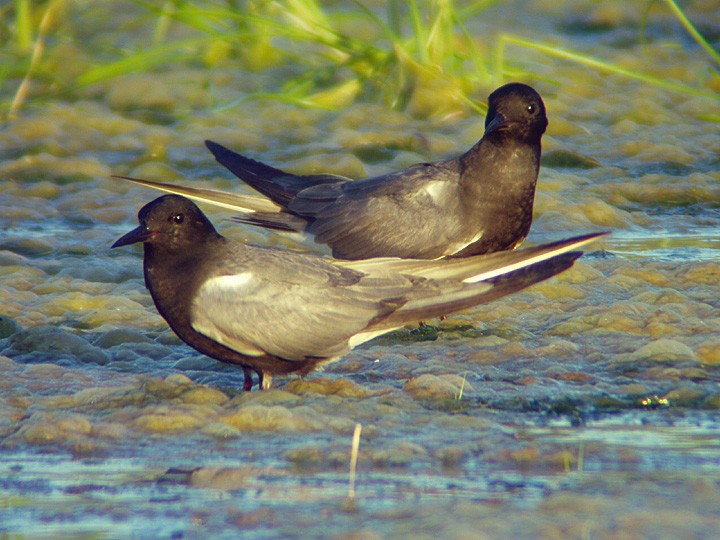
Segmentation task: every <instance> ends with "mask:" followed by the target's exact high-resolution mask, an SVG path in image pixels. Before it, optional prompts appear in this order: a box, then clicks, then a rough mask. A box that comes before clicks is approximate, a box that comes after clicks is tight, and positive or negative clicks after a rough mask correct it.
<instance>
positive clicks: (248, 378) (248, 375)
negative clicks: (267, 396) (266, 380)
mask: <svg viewBox="0 0 720 540" xmlns="http://www.w3.org/2000/svg"><path fill="white" fill-rule="evenodd" d="M242 370H243V375H245V382H244V383H243V391H244V392H249V391H250V390H252V387H253V378H252V374H253V372H252V370H251V369H250V368H247V367H245V366H243V368H242ZM260 382H261V383H262V377H261V378H260Z"/></svg>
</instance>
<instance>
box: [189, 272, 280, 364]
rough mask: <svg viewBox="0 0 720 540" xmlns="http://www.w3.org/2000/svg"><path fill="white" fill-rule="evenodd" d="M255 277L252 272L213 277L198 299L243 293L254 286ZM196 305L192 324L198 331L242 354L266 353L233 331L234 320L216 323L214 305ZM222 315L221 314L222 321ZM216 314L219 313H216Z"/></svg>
mask: <svg viewBox="0 0 720 540" xmlns="http://www.w3.org/2000/svg"><path fill="white" fill-rule="evenodd" d="M253 278H254V276H253V273H252V272H242V273H240V274H232V275H228V276H218V277H214V278H211V279H209V280H207V281H206V282H205V283H203V285H202V287H200V289H199V291H198V294H197V295H196V299H197V298H213V297H218V296H219V297H225V298H227V297H228V296H235V295H238V294H240V295H241V294H242V290H243V289H244V288H248V287H252V282H253ZM196 307H197V306H193V308H194V309H193V314H192V326H193V328H194V329H195V330H196V331H197V332H200V333H201V334H203V335H205V336H207V337H209V338H210V339H212V340H214V341H217V342H218V343H221V344H222V345H225V346H226V347H229V348H230V349H233V350H235V351H237V352H239V353H241V354H246V355H248V356H264V355H265V354H266V353H265V351H263V350H262V349H260V348H259V347H257V346H255V345H254V344H252V343H250V342H249V341H247V340H244V339H242V337H240V336H239V335H237V333H236V332H233V331H232V321H224V324H222V325H219V324H216V320H215V317H214V316H213V310H212V307H210V308H209V309H208V308H207V307H206V308H205V309H196ZM222 315H223V314H220V315H219V320H221V321H222ZM215 316H218V315H217V314H215ZM228 326H229V328H228Z"/></svg>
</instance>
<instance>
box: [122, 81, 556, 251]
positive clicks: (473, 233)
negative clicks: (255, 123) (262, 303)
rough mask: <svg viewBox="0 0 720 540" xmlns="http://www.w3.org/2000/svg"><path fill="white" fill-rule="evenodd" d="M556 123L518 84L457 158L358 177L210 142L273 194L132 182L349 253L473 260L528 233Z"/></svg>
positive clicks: (495, 96) (497, 94)
mask: <svg viewBox="0 0 720 540" xmlns="http://www.w3.org/2000/svg"><path fill="white" fill-rule="evenodd" d="M547 123H548V121H547V116H546V114H545V105H544V103H543V101H542V98H541V97H540V95H539V94H538V93H537V92H536V91H535V90H534V89H533V88H531V87H530V86H527V85H525V84H521V83H510V84H506V85H505V86H502V87H500V88H498V89H497V90H495V91H494V92H493V93H492V94H490V97H489V98H488V113H487V116H486V118H485V134H484V135H483V137H482V139H480V141H478V142H477V144H475V146H473V147H472V148H471V149H470V150H468V151H467V152H466V153H465V154H463V155H461V156H459V157H457V158H453V159H448V160H444V161H438V162H435V163H421V164H418V165H414V166H412V167H410V168H408V169H404V170H402V171H398V172H393V173H389V174H385V175H382V176H378V177H374V178H367V179H364V180H351V179H349V178H345V177H342V176H336V175H331V174H317V175H308V176H298V175H294V174H291V173H288V172H285V171H282V170H280V169H276V168H273V167H271V166H269V165H265V164H263V163H260V162H258V161H255V160H252V159H249V158H246V157H244V156H242V155H240V154H237V153H235V152H233V151H231V150H229V149H227V148H225V147H223V146H221V145H219V144H217V143H214V142H212V141H206V142H205V144H206V145H207V147H208V148H209V149H210V151H211V152H212V153H213V155H214V156H215V158H216V159H217V161H218V162H220V163H221V164H222V165H224V166H225V167H227V168H228V169H229V170H230V171H232V172H233V173H234V174H235V175H236V176H238V177H239V178H240V179H241V180H243V181H244V182H246V183H247V184H248V185H250V186H251V187H253V188H254V189H255V190H257V191H258V192H260V193H261V194H263V195H264V196H265V197H267V198H264V197H257V196H248V195H237V194H233V193H228V192H223V191H217V190H208V189H197V188H190V187H183V186H176V185H171V184H163V183H158V182H152V181H149V180H140V179H132V178H125V179H126V180H130V181H134V182H136V183H139V184H142V185H145V186H148V187H153V188H155V189H160V190H162V191H166V192H170V193H176V194H180V195H185V196H188V197H190V198H193V199H195V200H200V201H203V202H207V203H210V204H215V205H219V206H223V207H225V208H231V209H234V210H237V211H239V212H242V213H243V215H242V216H240V217H238V218H237V220H238V221H240V222H243V223H249V224H252V225H260V226H263V227H267V228H270V229H275V230H280V231H288V232H290V231H294V232H303V233H308V234H310V235H311V236H313V237H314V239H315V242H317V243H322V244H327V245H328V246H329V247H330V248H331V250H332V254H333V256H334V257H336V258H339V259H350V260H358V259H368V258H372V257H401V258H412V259H437V258H440V257H468V256H472V255H479V254H483V253H493V252H496V251H502V250H507V249H514V248H515V247H517V246H518V245H519V244H520V243H521V242H522V241H523V240H524V239H525V237H526V236H527V234H528V232H529V230H530V225H531V224H532V211H533V202H534V199H535V186H536V183H537V178H538V171H539V168H540V152H541V145H540V140H541V138H542V135H543V133H544V132H545V129H546V127H547Z"/></svg>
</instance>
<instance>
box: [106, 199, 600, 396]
mask: <svg viewBox="0 0 720 540" xmlns="http://www.w3.org/2000/svg"><path fill="white" fill-rule="evenodd" d="M138 220H139V222H140V225H139V226H138V227H137V228H136V229H134V230H132V231H130V232H129V233H127V234H126V235H124V236H123V237H121V238H120V239H118V240H117V241H116V242H115V243H114V244H113V246H112V247H114V248H115V247H119V246H124V245H128V244H133V243H136V242H143V244H144V261H143V269H144V275H145V284H146V286H147V288H148V289H149V290H150V294H151V295H152V298H153V301H154V302H155V306H156V307H157V309H158V311H159V312H160V314H161V315H162V316H163V317H164V318H165V320H166V321H167V322H168V324H169V325H170V327H171V328H172V329H173V331H174V332H175V333H176V334H177V335H178V336H179V337H180V338H181V339H182V340H183V341H185V343H187V344H188V345H190V346H191V347H193V348H195V349H196V350H198V351H200V352H202V353H204V354H206V355H208V356H210V357H212V358H215V359H216V360H220V361H222V362H226V363H231V364H237V365H239V366H241V367H242V368H243V370H244V372H245V386H244V388H245V389H246V390H249V389H250V388H252V385H253V382H252V373H251V372H252V371H254V372H255V373H257V374H258V377H259V385H260V387H261V388H269V387H270V383H271V377H272V375H276V374H286V373H299V374H307V373H309V372H310V371H312V370H314V369H316V368H317V367H319V366H321V365H322V364H325V363H328V362H331V361H334V360H337V359H338V358H340V357H341V356H342V355H344V354H345V353H347V352H348V351H349V350H350V349H352V348H353V347H355V346H357V345H359V344H361V343H364V342H365V341H368V340H370V339H372V338H373V337H375V336H378V335H381V334H384V333H387V332H390V331H392V330H395V329H397V328H400V327H402V326H403V325H404V324H406V323H408V322H414V321H418V320H421V319H427V318H432V317H436V316H438V315H444V314H448V313H452V312H455V311H458V310H462V309H466V308H469V307H471V306H474V305H477V304H482V303H484V302H488V301H490V300H493V299H495V298H499V297H501V296H505V295H507V294H510V293H513V292H515V291H518V290H520V289H523V288H525V287H528V286H530V285H532V284H534V283H537V282H539V281H542V280H544V279H547V278H549V277H551V276H553V275H555V274H557V273H559V272H562V271H563V270H565V269H567V268H569V267H570V266H572V264H573V262H574V261H575V259H577V257H579V256H580V255H581V253H580V252H577V251H573V250H575V249H577V248H578V247H580V246H582V245H584V244H587V243H588V242H590V241H591V240H593V239H595V238H597V237H598V236H601V234H591V235H587V236H583V237H578V238H574V239H570V240H565V241H562V242H556V243H553V244H547V245H543V246H538V247H534V248H529V249H523V250H518V251H509V252H502V253H494V254H489V255H481V256H476V257H469V258H463V259H450V260H439V261H427V260H404V259H389V258H386V259H370V260H362V261H337V260H332V259H327V258H323V257H320V256H316V255H308V254H303V253H298V252H294V251H285V250H281V249H276V248H267V247H258V246H253V245H249V244H245V243H242V242H237V241H233V240H230V239H227V238H225V237H223V236H221V235H220V234H219V233H218V232H217V231H216V230H215V228H214V227H213V225H212V223H210V221H209V220H208V219H207V217H206V216H205V215H204V214H203V213H202V212H201V211H200V209H199V208H198V207H197V206H196V205H195V204H194V203H193V202H192V201H190V200H189V199H186V198H185V197H181V196H178V195H164V196H162V197H160V198H158V199H156V200H154V201H152V202H151V203H149V204H147V205H145V206H144V207H143V208H142V209H141V210H140V212H139V213H138Z"/></svg>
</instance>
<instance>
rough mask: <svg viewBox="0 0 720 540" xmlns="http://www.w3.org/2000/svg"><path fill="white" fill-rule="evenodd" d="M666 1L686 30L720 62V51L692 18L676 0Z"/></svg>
mask: <svg viewBox="0 0 720 540" xmlns="http://www.w3.org/2000/svg"><path fill="white" fill-rule="evenodd" d="M665 3H666V4H667V5H668V7H669V8H670V11H672V12H673V14H674V15H675V16H676V17H677V18H678V20H679V21H680V23H681V24H682V25H683V26H684V27H685V30H687V31H688V33H689V34H690V35H691V36H692V38H693V39H694V40H695V42H696V43H697V44H698V45H700V46H701V47H702V48H703V49H705V52H707V53H708V54H709V55H710V57H711V58H712V59H713V60H715V62H717V63H718V64H720V53H718V51H716V50H715V49H714V48H713V46H712V45H710V43H708V41H707V40H706V39H705V38H704V37H703V36H702V34H701V33H700V32H698V31H697V28H695V26H694V25H693V23H691V22H690V20H689V19H688V18H687V17H686V16H685V13H683V11H682V10H681V9H680V8H679V7H678V5H677V4H676V3H675V0H665Z"/></svg>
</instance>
